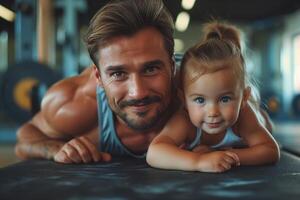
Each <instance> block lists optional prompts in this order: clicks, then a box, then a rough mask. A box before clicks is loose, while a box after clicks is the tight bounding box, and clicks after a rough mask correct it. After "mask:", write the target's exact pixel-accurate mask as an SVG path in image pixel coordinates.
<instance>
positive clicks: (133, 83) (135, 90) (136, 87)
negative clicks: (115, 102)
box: [128, 75, 148, 99]
mask: <svg viewBox="0 0 300 200" xmlns="http://www.w3.org/2000/svg"><path fill="white" fill-rule="evenodd" d="M146 84H147V83H146V82H145V80H143V77H141V76H140V75H132V77H131V78H130V81H129V85H128V91H129V92H128V96H129V97H130V98H132V99H142V98H144V97H146V96H147V95H148V90H147V86H146Z"/></svg>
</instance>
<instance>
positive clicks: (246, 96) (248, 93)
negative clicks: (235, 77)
mask: <svg viewBox="0 0 300 200" xmlns="http://www.w3.org/2000/svg"><path fill="white" fill-rule="evenodd" d="M250 96H251V88H250V87H249V86H247V87H246V88H245V89H244V91H243V99H242V108H243V107H245V105H246V104H247V101H248V100H249V98H250Z"/></svg>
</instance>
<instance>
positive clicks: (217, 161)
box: [197, 151, 240, 172]
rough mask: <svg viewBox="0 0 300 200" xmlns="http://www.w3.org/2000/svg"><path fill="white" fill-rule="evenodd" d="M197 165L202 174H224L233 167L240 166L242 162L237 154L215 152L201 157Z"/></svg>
mask: <svg viewBox="0 0 300 200" xmlns="http://www.w3.org/2000/svg"><path fill="white" fill-rule="evenodd" d="M197 165H198V169H199V171H201V172H224V171H227V170H229V169H231V167H232V166H239V165H240V160H239V157H238V156H237V154H236V153H233V152H230V151H214V152H211V153H206V154H202V155H200V156H199V161H198V163H197Z"/></svg>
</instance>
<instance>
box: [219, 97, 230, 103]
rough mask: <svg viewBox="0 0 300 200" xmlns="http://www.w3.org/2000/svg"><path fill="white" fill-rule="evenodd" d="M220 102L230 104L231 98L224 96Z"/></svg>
mask: <svg viewBox="0 0 300 200" xmlns="http://www.w3.org/2000/svg"><path fill="white" fill-rule="evenodd" d="M220 100H221V102H222V103H228V102H229V101H231V97H229V96H224V97H221V99H220Z"/></svg>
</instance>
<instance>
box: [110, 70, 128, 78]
mask: <svg viewBox="0 0 300 200" xmlns="http://www.w3.org/2000/svg"><path fill="white" fill-rule="evenodd" d="M110 76H111V77H113V78H114V79H122V78H124V77H125V73H124V72H121V71H118V72H113V73H111V74H110Z"/></svg>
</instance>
